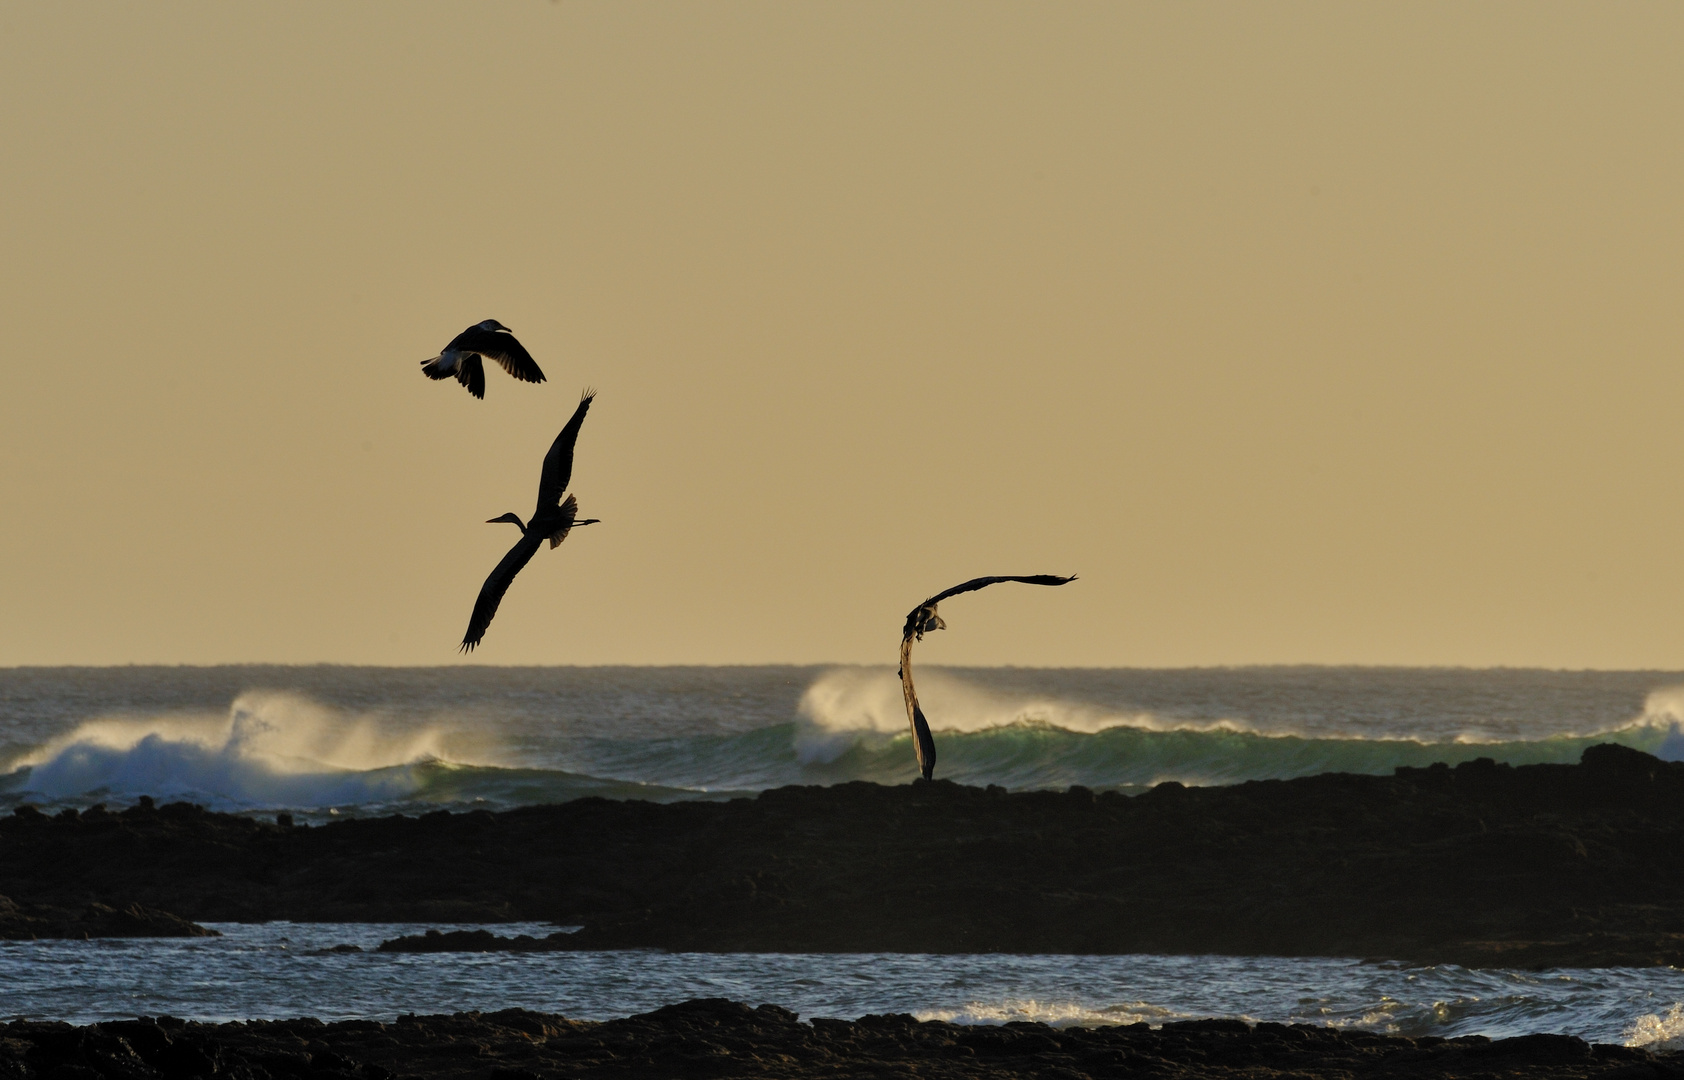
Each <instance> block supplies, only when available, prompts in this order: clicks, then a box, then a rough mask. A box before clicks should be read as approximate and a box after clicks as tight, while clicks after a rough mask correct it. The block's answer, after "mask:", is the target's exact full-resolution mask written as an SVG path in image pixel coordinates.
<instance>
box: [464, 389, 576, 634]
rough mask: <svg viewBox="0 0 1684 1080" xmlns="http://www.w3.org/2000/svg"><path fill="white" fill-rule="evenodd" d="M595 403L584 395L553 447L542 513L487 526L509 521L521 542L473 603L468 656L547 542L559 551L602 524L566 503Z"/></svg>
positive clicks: (542, 488) (541, 482)
mask: <svg viewBox="0 0 1684 1080" xmlns="http://www.w3.org/2000/svg"><path fill="white" fill-rule="evenodd" d="M595 397H596V392H595V391H592V390H586V391H585V394H584V396H583V397H581V398H580V399H579V407H578V408H577V409H574V410H573V416H572V418H571V419H569V420H568V421H567V426H566V427H564V428H562V429H561V434H559V435H557V436H556V437H555V442H553V443H551V444H550V452H549V453H547V454H545V455H544V471H543V472H542V474H540V476H539V478H538V509H537V510H535V511H533V513H532V517H531V519H530V520H529V521H527V522H526V523H525V524H522V523H521V520H520V515H519V514H517V513H515V512H513V511H510V512H509V513H507V514H504V515H502V516H501V517H494V518H492V519H491V520H490V521H488V522H486V524H487V525H493V524H496V523H497V522H500V521H507V522H508V523H509V524H511V525H513V526H515V527H516V528H518V529H519V530H520V539H519V540H518V541H516V542H515V546H514V547H512V548H510V549H509V553H508V554H507V555H504V556H503V560H502V561H501V562H499V563H498V564H497V568H496V569H494V570H492V571H491V576H490V577H487V578H486V579H485V584H484V585H481V586H480V590H479V599H477V600H475V601H474V613H473V615H472V616H471V617H469V619H468V632H467V633H466V634H463V635H462V651H463V652H472V651H473V649H474V646H476V645H478V644H479V643H480V639H481V638H483V637H485V629H486V627H488V626H490V625H491V617H492V616H493V615H495V614H497V605H498V604H500V603H502V601H503V594H504V593H506V592H508V591H509V582H511V581H513V580H514V579H515V575H516V574H518V573H520V571H521V568H522V567H524V566H525V565H526V564H527V563H529V562H531V561H532V556H533V555H536V554H537V553H538V549H539V548H541V547H543V546H544V541H545V540H548V541H549V542H550V547H552V548H554V547H556V546H557V545H559V544H560V543H561V542H562V541H563V540H565V539H567V534H568V533H569V532H571V531H572V530H574V529H576V528H578V527H579V526H581V525H595V524H596V523H597V522H598V521H599V520H600V519H598V518H586V519H585V520H584V521H579V520H577V519H578V517H579V500H577V499H575V498H574V497H573V496H571V495H569V496H567V498H566V500H565V501H564V500H563V499H562V497H561V496H562V493H563V492H565V491H566V490H567V482H568V481H569V480H571V479H572V478H573V444H574V443H576V442H578V441H579V429H580V428H581V427H583V426H584V423H585V413H587V412H589V411H590V407H591V400H592V399H593V398H595Z"/></svg>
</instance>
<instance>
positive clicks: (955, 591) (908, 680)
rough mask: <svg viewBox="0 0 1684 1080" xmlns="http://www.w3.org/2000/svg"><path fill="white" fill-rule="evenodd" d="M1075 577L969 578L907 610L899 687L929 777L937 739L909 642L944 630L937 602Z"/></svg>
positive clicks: (1058, 582) (920, 760) (920, 761)
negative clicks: (1006, 584)
mask: <svg viewBox="0 0 1684 1080" xmlns="http://www.w3.org/2000/svg"><path fill="white" fill-rule="evenodd" d="M1075 580H1076V575H1075V574H1071V575H1070V576H1069V577H1059V576H1058V575H1056V574H1032V575H1028V576H1012V575H1005V576H1001V577H979V578H972V579H971V580H969V581H967V582H965V583H964V584H963V585H955V586H953V588H951V589H948V590H946V591H944V592H938V593H936V594H935V595H934V596H932V597H930V598H929V599H928V600H926V601H924V602H923V603H922V604H919V605H918V606H917V607H915V608H913V609H912V610H911V611H909V612H907V613H906V626H905V627H904V628H903V629H902V630H901V638H900V671H899V672H898V674H899V675H900V689H901V693H902V695H904V696H905V697H906V719H907V721H908V722H909V723H911V724H912V745H913V747H914V749H916V750H917V751H918V769H919V771H921V772H922V773H923V774H924V779H926V780H928V779H929V778H930V775H931V774H932V773H934V772H935V771H936V741H935V739H934V738H932V737H931V735H930V725H929V723H928V722H927V721H925V719H924V710H923V709H920V708H919V707H918V692H917V691H916V690H914V689H913V688H912V642H913V641H914V640H917V641H923V640H924V634H925V633H926V632H927V631H931V630H946V629H947V623H945V622H943V621H942V618H941V616H940V615H937V614H936V605H937V604H939V603H941V602H942V601H943V600H946V599H947V598H948V597H949V596H958V595H959V594H960V593H968V592H975V591H976V590H978V589H986V588H987V587H988V586H990V585H997V584H999V583H1000V582H1002V581H1021V582H1023V583H1024V584H1025V585H1065V584H1068V583H1070V582H1072V581H1075Z"/></svg>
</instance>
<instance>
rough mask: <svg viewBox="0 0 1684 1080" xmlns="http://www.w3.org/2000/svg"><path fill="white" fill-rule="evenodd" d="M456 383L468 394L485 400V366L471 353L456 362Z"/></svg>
mask: <svg viewBox="0 0 1684 1080" xmlns="http://www.w3.org/2000/svg"><path fill="white" fill-rule="evenodd" d="M456 381H457V382H459V383H461V384H462V385H463V386H466V387H467V388H468V393H470V394H472V395H474V396H475V397H477V398H479V399H480V400H481V401H484V400H485V365H484V364H482V363H480V359H479V357H477V356H475V355H474V354H473V353H469V354H468V355H467V356H464V357H462V359H460V360H458V361H457V362H456Z"/></svg>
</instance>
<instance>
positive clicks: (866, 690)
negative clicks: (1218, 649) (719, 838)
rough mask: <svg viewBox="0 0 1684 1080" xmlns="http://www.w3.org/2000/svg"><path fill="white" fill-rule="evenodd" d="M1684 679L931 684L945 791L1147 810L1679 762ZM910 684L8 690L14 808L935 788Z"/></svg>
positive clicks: (201, 678) (4, 672)
mask: <svg viewBox="0 0 1684 1080" xmlns="http://www.w3.org/2000/svg"><path fill="white" fill-rule="evenodd" d="M1681 684H1684V675H1681V674H1679V673H1676V672H1570V671H1569V672H1562V671H1526V670H1492V671H1471V670H1464V669H1433V668H1423V669H1389V668H1232V669H1199V670H1170V671H1151V670H1130V669H1034V668H990V669H944V668H939V667H934V666H932V667H927V668H924V669H922V670H921V671H920V675H919V693H920V696H921V698H922V701H923V704H924V708H925V712H926V714H927V715H928V717H929V719H930V722H931V725H932V727H933V728H934V729H935V733H936V746H937V751H938V755H939V762H938V765H937V775H939V776H941V777H944V778H946V779H950V780H956V781H959V782H961V783H967V784H978V785H982V784H999V785H1001V786H1004V787H1007V788H1011V789H1015V790H1021V789H1029V788H1064V787H1068V786H1070V785H1072V784H1083V785H1086V786H1087V787H1090V788H1094V789H1096V790H1103V789H1115V790H1120V791H1124V792H1138V791H1140V790H1143V789H1144V788H1146V787H1147V786H1150V785H1152V784H1155V783H1159V782H1161V781H1164V780H1178V781H1180V782H1182V783H1184V784H1224V783H1236V782H1239V781H1243V780H1251V779H1268V778H1288V777H1294V776H1304V775H1309V774H1312V773H1318V772H1330V771H1343V772H1362V773H1389V772H1391V771H1392V770H1393V769H1394V768H1396V767H1397V766H1399V765H1415V766H1420V765H1429V764H1432V763H1433V762H1435V761H1445V762H1450V763H1452V764H1454V763H1456V762H1460V761H1466V760H1470V759H1472V758H1476V757H1491V758H1495V759H1497V760H1499V761H1506V762H1510V763H1512V764H1517V765H1518V764H1525V763H1530V762H1572V761H1576V760H1578V758H1579V755H1580V754H1581V753H1582V752H1583V751H1584V749H1585V747H1587V746H1591V745H1594V744H1595V743H1598V742H1605V741H1610V742H1619V743H1623V744H1625V745H1627V746H1632V747H1635V748H1637V749H1641V750H1645V751H1648V752H1651V753H1656V754H1659V755H1661V756H1663V757H1668V758H1681V757H1684V733H1681V731H1680V725H1681V723H1684V687H1681ZM906 730H907V724H906V713H905V706H904V704H903V702H902V697H901V689H900V684H899V682H898V680H897V679H896V678H895V673H894V669H893V668H892V667H888V666H884V667H828V668H821V667H805V668H803V667H762V668H754V667H743V668H347V667H300V668H290V667H227V668H80V669H76V668H35V669H29V668H12V669H0V809H4V808H6V807H9V806H15V805H18V804H20V803H25V802H28V803H34V804H36V805H39V806H42V807H45V808H59V807H64V806H87V805H90V804H92V803H95V802H105V803H108V804H110V805H111V806H112V807H113V808H116V807H117V806H121V805H126V804H128V803H132V802H133V801H134V800H135V799H137V798H138V797H139V796H141V795H151V796H153V797H154V798H158V799H162V800H171V799H186V800H189V801H192V802H198V803H202V804H204V805H206V806H209V807H212V808H216V809H232V810H255V811H274V810H282V809H285V810H290V811H293V812H295V813H302V814H304V815H305V816H307V817H312V816H313V817H323V818H325V817H331V816H333V813H334V812H337V813H338V814H342V815H343V814H370V813H392V812H403V813H414V812H425V811H426V810H429V809H433V808H436V807H439V806H446V807H452V806H459V807H472V806H488V807H491V808H501V807H508V806H516V805H522V804H530V803H538V802H559V801H565V800H567V799H573V798H579V797H581V796H586V795H603V796H607V797H610V798H646V799H656V800H662V801H666V800H672V799H684V798H699V797H700V798H708V797H720V796H728V795H732V794H742V793H752V792H755V791H760V790H763V789H765V788H768V787H776V786H780V785H783V784H831V783H838V782H841V781H847V780H873V781H878V782H881V783H905V782H907V781H908V780H911V779H912V778H913V777H914V776H915V775H916V771H915V766H914V764H913V754H912V751H911V747H910V744H909V742H908V738H907V735H906Z"/></svg>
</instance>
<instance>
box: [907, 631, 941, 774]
mask: <svg viewBox="0 0 1684 1080" xmlns="http://www.w3.org/2000/svg"><path fill="white" fill-rule="evenodd" d="M900 692H901V694H902V696H904V697H905V698H906V722H907V723H909V724H911V725H912V745H913V748H914V749H916V750H917V751H918V771H920V772H922V773H923V774H924V779H926V780H928V779H929V778H930V777H931V775H932V774H933V773H934V772H935V771H936V740H935V738H934V737H933V736H931V735H930V724H929V721H927V720H925V719H924V710H923V709H920V708H919V707H918V691H916V690H914V689H913V688H912V635H911V634H908V635H907V636H906V637H904V638H901V642H900Z"/></svg>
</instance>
